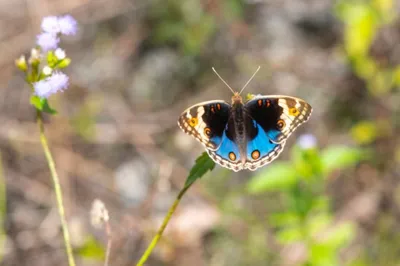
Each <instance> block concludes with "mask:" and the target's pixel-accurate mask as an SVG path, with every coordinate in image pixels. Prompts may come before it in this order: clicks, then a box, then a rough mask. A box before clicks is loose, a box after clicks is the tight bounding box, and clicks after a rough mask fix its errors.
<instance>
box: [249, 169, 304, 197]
mask: <svg viewBox="0 0 400 266" xmlns="http://www.w3.org/2000/svg"><path fill="white" fill-rule="evenodd" d="M296 181H297V175H296V171H295V169H294V167H293V166H292V165H291V164H290V163H287V162H276V163H275V164H274V165H273V167H272V168H271V169H268V178H266V174H265V172H261V173H260V174H258V175H256V176H254V177H253V178H252V179H251V180H250V182H249V183H248V190H249V191H250V192H251V193H258V192H264V191H273V190H277V191H279V190H283V189H287V188H291V187H292V186H293V185H294V183H295V182H296Z"/></svg>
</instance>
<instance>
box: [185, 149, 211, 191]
mask: <svg viewBox="0 0 400 266" xmlns="http://www.w3.org/2000/svg"><path fill="white" fill-rule="evenodd" d="M214 167H215V163H214V161H213V160H211V158H210V157H209V156H208V154H207V152H203V154H202V155H200V156H199V157H198V158H197V159H196V163H195V165H194V166H193V167H192V169H191V170H190V173H189V176H188V177H187V179H186V182H185V187H187V186H190V185H191V184H193V183H194V182H195V181H196V180H197V179H199V178H201V177H202V176H203V175H205V174H206V173H207V172H208V171H212V170H213V169H214Z"/></svg>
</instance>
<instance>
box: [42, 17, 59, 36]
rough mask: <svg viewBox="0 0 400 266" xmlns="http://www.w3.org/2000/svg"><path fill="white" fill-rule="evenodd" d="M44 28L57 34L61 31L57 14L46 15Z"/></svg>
mask: <svg viewBox="0 0 400 266" xmlns="http://www.w3.org/2000/svg"><path fill="white" fill-rule="evenodd" d="M41 26H42V30H43V31H44V32H47V33H52V34H54V35H56V34H57V33H59V32H60V25H59V23H58V18H57V17H56V16H48V17H44V18H43V20H42V25H41Z"/></svg>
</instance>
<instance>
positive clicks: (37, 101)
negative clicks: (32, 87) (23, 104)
mask: <svg viewBox="0 0 400 266" xmlns="http://www.w3.org/2000/svg"><path fill="white" fill-rule="evenodd" d="M30 103H31V104H32V105H33V106H35V108H36V109H38V110H40V111H42V110H43V103H42V101H41V99H40V97H38V96H36V95H32V96H31V99H30Z"/></svg>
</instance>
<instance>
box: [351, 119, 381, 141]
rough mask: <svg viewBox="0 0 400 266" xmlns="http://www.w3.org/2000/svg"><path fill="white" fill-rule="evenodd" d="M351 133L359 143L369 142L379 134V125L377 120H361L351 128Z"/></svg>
mask: <svg viewBox="0 0 400 266" xmlns="http://www.w3.org/2000/svg"><path fill="white" fill-rule="evenodd" d="M351 135H352V137H353V139H354V140H355V141H357V143H359V144H369V143H371V142H373V141H374V140H375V139H376V137H377V136H378V127H377V125H376V123H375V122H371V121H361V122H359V123H357V124H355V125H354V126H353V127H352V129H351Z"/></svg>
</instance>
